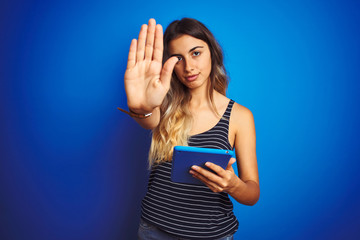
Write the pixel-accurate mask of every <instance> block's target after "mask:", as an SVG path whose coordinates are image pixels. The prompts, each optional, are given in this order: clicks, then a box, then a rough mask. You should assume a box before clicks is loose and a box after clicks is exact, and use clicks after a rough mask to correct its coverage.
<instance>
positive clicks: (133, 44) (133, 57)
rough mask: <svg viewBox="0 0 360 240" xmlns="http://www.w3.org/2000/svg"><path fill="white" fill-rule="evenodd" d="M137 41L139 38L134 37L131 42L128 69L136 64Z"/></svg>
mask: <svg viewBox="0 0 360 240" xmlns="http://www.w3.org/2000/svg"><path fill="white" fill-rule="evenodd" d="M136 43H137V40H136V39H133V40H132V41H131V44H130V50H129V56H128V62H127V67H126V68H127V69H129V68H133V67H134V66H135V64H136Z"/></svg>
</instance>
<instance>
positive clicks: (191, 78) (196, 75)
mask: <svg viewBox="0 0 360 240" xmlns="http://www.w3.org/2000/svg"><path fill="white" fill-rule="evenodd" d="M198 76H199V74H194V75H190V76H187V77H185V78H186V80H187V81H189V82H192V81H195V80H196V79H197V77H198Z"/></svg>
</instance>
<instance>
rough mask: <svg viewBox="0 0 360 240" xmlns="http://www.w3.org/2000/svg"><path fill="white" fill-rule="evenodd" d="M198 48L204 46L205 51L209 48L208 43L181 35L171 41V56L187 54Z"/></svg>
mask: <svg viewBox="0 0 360 240" xmlns="http://www.w3.org/2000/svg"><path fill="white" fill-rule="evenodd" d="M197 46H203V47H204V48H205V49H207V48H208V45H207V43H206V42H204V41H203V40H201V39H198V38H194V37H192V36H190V35H181V36H180V37H177V38H175V39H173V40H171V41H170V43H169V52H170V54H175V53H187V52H188V51H189V50H190V49H192V48H194V47H197Z"/></svg>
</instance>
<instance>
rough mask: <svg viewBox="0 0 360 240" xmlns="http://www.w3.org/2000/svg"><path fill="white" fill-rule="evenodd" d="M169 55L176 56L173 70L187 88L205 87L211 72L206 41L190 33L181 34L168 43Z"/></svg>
mask: <svg viewBox="0 0 360 240" xmlns="http://www.w3.org/2000/svg"><path fill="white" fill-rule="evenodd" d="M169 53H170V56H177V57H178V58H179V61H178V62H177V63H176V65H175V68H174V71H175V74H176V76H177V77H178V79H179V80H180V81H181V82H182V83H183V84H184V85H185V86H187V87H188V88H190V89H196V88H199V87H206V86H207V84H208V82H209V76H210V72H211V53H210V50H209V46H208V45H207V43H206V42H204V41H202V40H200V39H197V38H194V37H192V36H190V35H181V36H180V37H178V38H175V39H174V40H172V41H170V43H169Z"/></svg>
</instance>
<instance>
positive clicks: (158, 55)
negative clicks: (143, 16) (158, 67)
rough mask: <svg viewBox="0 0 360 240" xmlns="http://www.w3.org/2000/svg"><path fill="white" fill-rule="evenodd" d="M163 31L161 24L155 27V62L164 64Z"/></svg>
mask: <svg viewBox="0 0 360 240" xmlns="http://www.w3.org/2000/svg"><path fill="white" fill-rule="evenodd" d="M163 41H164V40H163V29H162V26H161V25H160V24H158V25H156V27H155V44H154V56H153V60H155V61H157V62H160V63H162V58H163V51H164V44H163Z"/></svg>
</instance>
